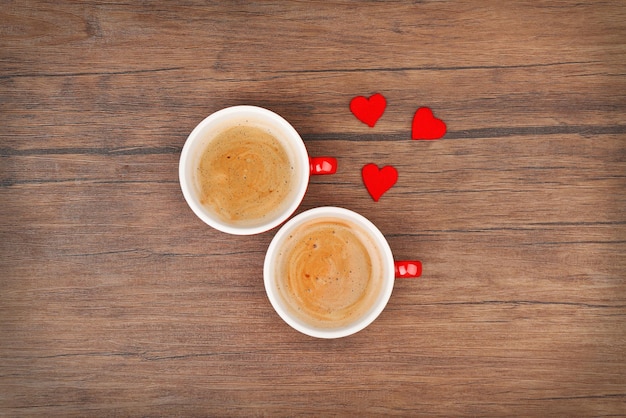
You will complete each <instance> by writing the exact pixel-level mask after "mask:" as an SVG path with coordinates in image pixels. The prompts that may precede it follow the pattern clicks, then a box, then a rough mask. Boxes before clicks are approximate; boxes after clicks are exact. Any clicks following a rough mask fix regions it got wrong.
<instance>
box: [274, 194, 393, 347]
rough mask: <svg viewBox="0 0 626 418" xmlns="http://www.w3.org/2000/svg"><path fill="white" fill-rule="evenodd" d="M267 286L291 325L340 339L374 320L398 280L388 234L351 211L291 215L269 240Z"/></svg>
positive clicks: (333, 209) (327, 209)
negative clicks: (384, 234) (396, 279)
mask: <svg viewBox="0 0 626 418" xmlns="http://www.w3.org/2000/svg"><path fill="white" fill-rule="evenodd" d="M263 276H264V283H265V290H266V292H267V296H268V299H269V300H270V303H271V304H272V306H273V307H274V310H275V311H276V312H277V313H278V315H279V316H280V317H281V318H282V319H283V320H284V321H285V322H286V323H287V324H289V325H290V326H291V327H292V328H294V329H296V330H298V331H300V332H302V333H304V334H307V335H310V336H313V337H318V338H339V337H345V336H348V335H351V334H354V333H356V332H358V331H360V330H362V329H363V328H365V327H367V326H368V325H369V324H371V323H372V322H373V321H374V320H375V319H376V318H377V317H378V316H379V315H380V313H381V312H382V311H383V309H384V308H385V306H386V304H387V302H388V301H389V298H390V297H391V293H392V290H393V285H394V281H395V271H394V260H393V255H392V253H391V249H390V247H389V244H388V243H387V240H386V239H385V237H384V236H383V234H382V233H381V232H380V231H379V230H378V228H376V226H375V225H374V224H372V223H371V222H370V221H369V220H368V219H366V218H365V217H363V216H362V215H360V214H358V213H356V212H353V211H350V210H348V209H343V208H337V207H330V206H327V207H319V208H315V209H310V210H308V211H305V212H302V213H300V214H299V215H297V216H295V217H293V218H292V219H290V220H289V221H288V222H287V223H286V224H285V225H283V226H282V227H281V229H280V230H279V231H278V232H277V233H276V235H275V236H274V239H273V240H272V242H271V243H270V245H269V247H268V250H267V254H266V257H265V263H264V267H263Z"/></svg>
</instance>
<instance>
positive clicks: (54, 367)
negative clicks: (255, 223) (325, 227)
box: [0, 0, 626, 417]
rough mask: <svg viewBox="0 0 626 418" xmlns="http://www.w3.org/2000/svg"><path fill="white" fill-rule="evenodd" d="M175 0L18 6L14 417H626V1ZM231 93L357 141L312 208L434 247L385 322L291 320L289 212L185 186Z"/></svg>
mask: <svg viewBox="0 0 626 418" xmlns="http://www.w3.org/2000/svg"><path fill="white" fill-rule="evenodd" d="M178 3H179V2H158V1H146V2H132V1H126V0H121V1H118V2H101V3H100V2H98V3H95V2H54V3H52V2H35V1H21V2H17V1H5V2H3V4H2V7H1V11H0V43H1V49H0V125H1V127H2V130H1V132H0V141H1V142H0V292H1V302H0V415H2V416H11V417H13V416H63V417H67V416H283V415H288V416H299V415H310V416H328V415H339V416H387V415H402V416H431V415H432V416H446V417H450V416H564V417H570V416H624V415H626V377H625V376H626V354H625V352H626V344H625V337H626V325H625V321H626V257H625V256H624V253H625V252H626V4H625V3H624V2H620V1H609V2H592V1H584V2H580V1H532V2H530V1H529V2H522V1H520V2H500V1H492V2H479V1H474V2H472V1H468V2H458V1H423V2H401V1H395V2H392V1H390V2H346V1H342V2H319V3H311V2H260V3H259V4H256V5H255V4H248V2H223V3H222V4H212V3H209V2H207V4H204V3H203V2H198V1H189V2H180V4H178ZM376 92H379V93H381V94H383V95H384V96H385V97H386V99H387V102H388V104H387V108H386V110H385V113H384V114H383V116H382V118H381V119H380V120H379V121H378V123H377V124H376V126H375V127H373V128H370V127H368V126H367V125H365V124H364V123H361V122H359V121H358V120H357V119H356V118H355V117H354V116H353V115H352V114H351V113H350V110H349V107H348V105H349V103H350V100H351V99H352V98H353V97H355V96H358V95H364V96H370V95H372V94H373V93H376ZM236 104H252V105H258V106H263V107H266V108H269V109H271V110H273V111H275V112H277V113H279V114H281V115H282V116H283V117H285V118H286V119H287V120H288V121H290V122H291V123H292V124H293V125H294V127H296V129H297V130H298V131H299V132H300V133H301V135H302V137H303V139H304V141H305V143H306V146H307V148H308V150H309V152H310V153H311V154H313V155H334V156H336V157H337V158H338V161H339V171H338V172H337V174H336V175H334V176H327V177H317V178H314V179H312V181H311V184H310V186H309V190H308V193H307V195H306V197H305V199H304V201H303V202H302V205H301V207H300V209H299V210H298V212H300V211H303V210H306V209H309V208H313V207H317V206H323V205H336V206H342V207H346V208H349V209H352V210H355V211H357V212H359V213H361V214H363V215H365V216H366V217H368V218H369V219H370V220H372V221H373V222H374V223H375V224H376V225H377V226H378V227H379V228H380V230H381V231H382V232H383V233H384V234H385V235H386V237H387V238H388V241H389V243H390V246H391V248H392V250H393V252H394V256H395V257H396V258H397V259H406V258H417V259H420V260H422V261H423V263H424V274H423V276H422V278H421V279H418V280H399V281H397V282H396V285H395V288H394V293H393V295H392V297H391V300H390V302H389V304H388V305H387V308H386V310H385V311H384V312H383V314H382V315H381V316H380V317H379V318H378V319H377V320H376V321H375V322H374V323H373V324H372V325H371V326H370V327H368V328H366V329H365V330H363V331H361V332H359V333H357V334H355V335H353V336H350V337H347V338H343V339H338V340H320V339H314V338H310V337H307V336H305V335H303V334H300V333H298V332H296V331H294V330H293V329H291V328H290V327H289V326H287V325H286V324H285V323H284V322H283V321H282V320H281V319H280V318H279V317H278V316H277V314H276V313H275V312H274V311H273V310H272V307H271V306H270V304H269V302H268V299H267V297H266V294H265V291H264V287H263V279H262V265H263V259H264V255H265V251H266V249H267V246H268V244H269V242H270V240H271V238H272V236H273V234H274V233H275V230H273V231H271V232H268V233H264V234H261V235H256V236H251V237H237V236H229V235H226V234H223V233H220V232H217V231H215V230H213V229H211V228H210V227H208V226H206V225H205V224H204V223H202V222H201V221H200V220H199V219H198V218H197V217H196V216H194V215H193V213H192V212H191V210H190V209H189V207H188V206H187V204H186V203H185V201H184V199H183V196H182V193H181V191H180V187H179V182H178V159H179V155H180V151H181V148H182V146H183V144H184V142H185V139H186V138H187V135H188V134H189V132H190V131H191V130H192V129H193V127H194V126H195V125H196V124H197V123H198V122H200V121H201V120H202V119H203V118H204V117H205V116H207V115H208V114H210V113H212V112H214V111H216V110H218V109H221V108H223V107H227V106H230V105H236ZM423 106H427V107H430V108H431V109H432V110H433V112H434V113H435V115H436V116H437V117H438V118H441V119H442V120H444V121H445V123H446V124H447V126H448V131H447V134H446V135H445V136H444V138H443V139H440V140H436V141H414V140H411V121H412V118H413V115H414V113H415V111H416V110H417V109H418V108H419V107H423ZM367 163H375V164H377V165H379V166H380V167H382V166H384V165H393V166H395V167H396V168H397V170H398V172H399V180H398V182H397V183H396V185H395V186H394V187H393V188H391V189H390V190H389V191H388V192H387V193H386V194H385V195H384V196H383V197H382V198H381V199H380V201H379V202H374V201H373V200H372V198H370V196H369V195H368V193H367V191H366V189H365V187H364V186H363V183H362V179H361V174H360V172H361V168H362V167H363V166H364V165H365V164H367Z"/></svg>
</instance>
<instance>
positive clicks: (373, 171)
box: [361, 163, 398, 202]
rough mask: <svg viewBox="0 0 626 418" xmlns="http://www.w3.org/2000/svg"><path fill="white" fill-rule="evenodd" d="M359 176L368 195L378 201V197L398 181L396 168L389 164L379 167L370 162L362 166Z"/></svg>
mask: <svg viewBox="0 0 626 418" xmlns="http://www.w3.org/2000/svg"><path fill="white" fill-rule="evenodd" d="M361 176H362V177H363V184H365V188H366V189H367V191H368V192H369V194H370V196H372V199H374V201H375V202H378V199H380V197H381V196H382V195H383V194H384V193H385V192H386V191H387V190H389V189H391V186H393V185H394V184H396V181H398V170H396V168H395V167H393V166H390V165H387V166H385V167H383V168H381V169H379V168H378V166H377V165H376V164H372V163H370V164H366V165H364V166H363V169H362V170H361Z"/></svg>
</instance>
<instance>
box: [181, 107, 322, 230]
mask: <svg viewBox="0 0 626 418" xmlns="http://www.w3.org/2000/svg"><path fill="white" fill-rule="evenodd" d="M246 119H251V120H256V121H262V122H263V123H264V124H268V125H271V128H272V129H273V130H275V132H276V133H277V135H275V136H276V137H277V139H279V140H281V141H282V142H283V145H285V147H288V149H289V151H288V152H290V153H291V154H292V156H293V158H294V160H295V161H294V165H295V170H296V172H295V175H296V178H299V179H300V180H299V183H298V184H297V185H296V187H297V189H296V190H294V191H293V193H292V194H291V200H290V201H289V202H288V203H286V204H285V205H284V206H283V208H282V210H280V211H279V212H278V213H277V214H276V215H275V216H273V217H271V218H268V219H267V220H266V221H265V222H263V223H259V224H256V225H251V226H240V225H233V224H229V223H227V222H225V221H223V220H221V219H220V218H219V217H217V216H216V215H215V214H213V213H211V212H210V210H209V209H208V208H206V207H204V206H203V205H202V204H201V203H200V202H199V200H198V197H197V192H196V186H195V180H194V170H195V169H196V167H197V161H196V160H197V157H198V154H199V153H202V151H203V150H204V147H206V144H207V143H208V141H209V140H207V137H209V138H210V137H211V135H210V132H211V130H212V129H214V128H216V127H218V126H220V125H226V124H228V123H229V121H243V120H246ZM309 175H310V167H309V155H308V153H307V150H306V147H305V145H304V142H303V141H302V138H301V137H300V135H299V134H298V132H297V131H296V130H295V128H294V127H293V126H292V125H291V124H290V123H289V122H287V121H286V120H285V119H284V118H283V117H282V116H280V115H278V114H277V113H274V112H272V111H271V110H268V109H265V108H262V107H258V106H249V105H239V106H231V107H227V108H224V109H221V110H218V111H217V112H215V113H212V114H211V115H209V116H207V117H206V118H205V119H204V120H202V121H201V122H200V123H199V124H198V125H197V126H196V127H195V128H194V129H193V131H191V133H190V134H189V136H188V137H187V140H186V141H185V145H184V146H183V149H182V152H181V154H180V161H179V166H178V177H179V181H180V187H181V190H182V192H183V196H184V197H185V200H186V201H187V204H188V205H189V207H190V208H191V210H192V211H193V212H194V213H195V214H196V216H198V218H200V219H201V220H202V221H203V222H204V223H206V224H207V225H209V226H211V227H213V228H215V229H217V230H219V231H222V232H226V233H228V234H234V235H253V234H259V233H262V232H265V231H269V230H270V229H272V228H275V227H276V226H278V225H280V224H281V223H283V222H284V221H286V220H287V219H288V218H289V217H290V216H291V215H292V214H293V213H294V212H295V211H296V209H297V208H298V206H299V205H300V203H301V202H302V199H303V198H304V195H305V193H306V190H307V188H308V184H309Z"/></svg>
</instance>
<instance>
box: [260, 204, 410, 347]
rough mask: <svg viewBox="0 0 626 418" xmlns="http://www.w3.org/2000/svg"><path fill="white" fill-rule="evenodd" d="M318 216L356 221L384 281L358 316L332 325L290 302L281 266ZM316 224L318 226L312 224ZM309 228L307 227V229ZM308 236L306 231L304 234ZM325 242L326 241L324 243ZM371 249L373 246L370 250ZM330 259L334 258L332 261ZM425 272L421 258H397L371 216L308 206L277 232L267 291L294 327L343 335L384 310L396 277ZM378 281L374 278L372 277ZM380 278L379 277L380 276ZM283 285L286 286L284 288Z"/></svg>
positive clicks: (266, 270)
mask: <svg viewBox="0 0 626 418" xmlns="http://www.w3.org/2000/svg"><path fill="white" fill-rule="evenodd" d="M315 220H318V221H320V223H323V222H328V221H329V220H330V221H331V222H335V221H337V222H339V223H342V224H346V225H352V226H354V227H355V228H356V229H358V230H359V231H360V232H359V234H361V236H362V237H364V239H365V240H368V244H367V246H369V248H370V249H371V250H372V252H373V254H374V258H376V259H377V260H379V261H376V264H377V265H378V267H377V268H376V269H374V268H372V271H374V270H375V271H377V272H378V274H380V277H379V279H380V281H381V282H380V283H379V284H378V285H376V290H375V291H374V296H373V297H368V298H367V300H368V302H367V306H366V308H364V309H363V310H362V311H361V313H360V314H358V316H356V317H354V318H350V319H349V320H348V322H345V323H342V324H341V325H339V326H334V325H332V324H331V326H330V327H327V326H320V325H319V323H318V324H313V323H312V322H311V321H310V320H308V319H307V318H306V315H304V316H303V315H302V314H301V313H298V310H299V309H300V307H298V306H293V305H294V303H295V302H293V301H292V302H289V301H288V300H287V299H288V298H286V297H285V296H283V295H284V293H283V292H285V290H284V288H285V287H286V286H288V285H286V284H285V277H280V276H283V275H284V274H285V273H284V272H281V270H283V268H282V267H280V265H281V263H280V262H279V261H280V260H281V257H287V259H286V261H284V262H287V263H290V262H291V261H292V260H291V259H289V257H288V256H285V255H284V254H287V253H288V252H289V250H287V248H288V247H289V246H290V245H291V244H288V243H287V241H288V240H290V239H295V238H293V237H294V236H297V235H298V234H300V232H299V231H302V228H309V226H310V225H315V222H314V221H315ZM311 228H314V227H311ZM305 230H306V229H305ZM304 235H305V236H306V234H304ZM322 245H323V244H322ZM310 248H311V250H310V251H309V253H312V252H313V251H316V250H314V249H312V248H318V246H317V245H315V246H314V247H310ZM368 251H369V250H368ZM298 257H309V254H306V253H305V254H304V255H303V253H300V254H298ZM329 262H330V261H329ZM421 273H422V265H421V263H420V262H419V261H415V260H407V261H394V259H393V255H392V253H391V249H390V247H389V244H388V243H387V240H386V239H385V237H384V235H383V234H382V233H381V232H380V230H379V229H378V228H377V227H376V226H375V225H374V224H373V223H372V222H370V221H369V220H368V219H366V218H365V217H363V216H362V215H360V214H358V213H356V212H353V211H351V210H348V209H344V208H338V207H331V206H325V207H318V208H314V209H310V210H307V211H305V212H302V213H300V214H298V215H297V216H295V217H293V218H292V219H290V220H289V221H288V222H287V223H285V225H283V226H282V227H281V228H280V230H279V231H278V232H277V233H276V235H275V236H274V238H273V240H272V241H271V243H270V245H269V247H268V250H267V253H266V256H265V263H264V266H263V277H264V283H265V291H266V292H267V296H268V299H269V301H270V303H271V305H272V306H273V308H274V310H275V311H276V312H277V313H278V315H279V316H280V317H281V318H282V319H283V320H284V321H285V322H286V323H287V324H289V325H290V326H291V327H292V328H294V329H296V330H298V331H300V332H302V333H304V334H306V335H309V336H312V337H318V338H339V337H345V336H348V335H351V334H354V333H356V332H358V331H360V330H362V329H364V328H365V327H367V326H368V325H369V324H371V323H372V322H373V321H374V320H375V319H376V318H377V317H378V316H379V315H380V313H381V312H382V311H383V310H384V308H385V306H386V305H387V302H388V301H389V298H390V297H391V293H392V290H393V286H394V282H395V278H410V277H419V276H420V275H421ZM372 281H374V280H372ZM377 282H378V279H377ZM281 286H282V288H283V290H281Z"/></svg>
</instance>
